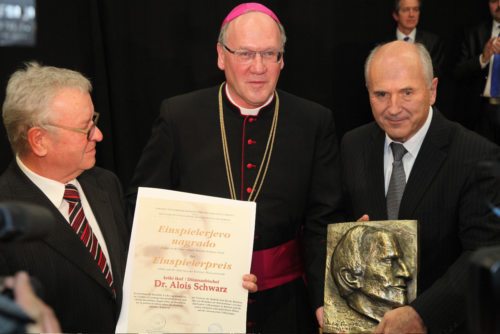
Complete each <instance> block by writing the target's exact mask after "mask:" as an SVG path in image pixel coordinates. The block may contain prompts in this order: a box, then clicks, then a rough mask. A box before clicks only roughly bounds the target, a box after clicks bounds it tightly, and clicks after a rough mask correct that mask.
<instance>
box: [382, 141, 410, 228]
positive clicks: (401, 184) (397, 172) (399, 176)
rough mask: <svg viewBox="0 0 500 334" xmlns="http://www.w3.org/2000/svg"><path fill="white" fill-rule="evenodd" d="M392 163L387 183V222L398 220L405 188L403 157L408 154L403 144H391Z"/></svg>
mask: <svg viewBox="0 0 500 334" xmlns="http://www.w3.org/2000/svg"><path fill="white" fill-rule="evenodd" d="M391 150H392V156H393V157H394V162H393V163H392V174H391V180H390V181H389V189H388V190H387V198H386V199H387V217H388V218H389V220H393V219H398V215H399V204H400V203H401V198H402V197H403V192H404V191H405V186H406V175H405V170H404V168H403V161H402V159H403V156H404V155H405V154H406V152H408V151H407V150H406V149H405V147H404V146H403V144H398V143H394V142H393V143H391Z"/></svg>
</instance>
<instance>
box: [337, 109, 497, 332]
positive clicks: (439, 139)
mask: <svg viewBox="0 0 500 334" xmlns="http://www.w3.org/2000/svg"><path fill="white" fill-rule="evenodd" d="M384 141H385V133H384V131H382V130H381V129H380V128H379V127H378V125H377V124H376V123H375V122H373V123H370V124H367V125H364V126H362V127H359V128H357V129H355V130H352V131H350V132H348V133H347V134H346V135H345V136H344V138H343V141H342V145H341V155H342V171H343V187H344V190H345V194H346V201H347V204H348V206H349V207H350V211H351V213H352V217H351V218H352V219H357V218H359V217H361V215H362V214H365V213H366V214H368V215H369V216H370V220H385V219H387V211H386V201H385V190H384V171H383V153H384ZM486 159H489V160H496V161H500V148H499V147H498V146H496V145H494V144H492V143H490V142H488V141H486V140H485V139H483V138H482V137H480V136H478V135H477V134H475V133H473V132H471V131H468V130H466V129H465V128H463V127H462V126H460V125H458V124H457V123H454V122H450V121H448V120H447V119H445V118H444V117H443V116H442V115H441V114H440V113H439V112H438V111H437V110H436V109H435V108H434V117H433V119H432V123H431V125H430V128H429V130H428V132H427V135H426V137H425V139H424V142H423V143H422V146H421V148H420V151H419V153H418V156H417V158H416V160H415V164H414V165H413V168H412V171H411V173H410V175H409V178H408V182H407V185H406V188H405V191H404V194H403V198H402V201H401V207H400V213H399V218H400V219H416V220H418V221H419V252H420V261H419V262H420V270H419V273H418V296H417V298H416V300H415V301H413V302H412V303H411V305H412V306H413V307H414V308H415V310H416V311H417V312H418V313H419V314H420V316H421V317H422V319H423V321H424V323H425V325H426V326H427V328H428V329H429V330H430V332H431V333H441V332H455V331H461V330H464V326H465V319H466V314H465V297H464V293H465V291H466V274H467V259H468V255H469V254H470V252H471V251H473V250H475V249H477V248H479V247H483V246H489V245H498V244H499V243H500V221H499V219H498V218H496V217H495V216H494V215H493V213H492V212H491V210H490V209H489V208H488V205H487V204H486V200H488V201H491V202H492V203H494V204H496V205H499V204H500V191H498V189H500V185H499V183H500V182H499V181H500V180H495V178H494V177H493V176H492V175H491V174H490V173H483V174H479V173H478V170H477V163H478V161H481V160H486Z"/></svg>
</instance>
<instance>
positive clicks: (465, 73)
mask: <svg viewBox="0 0 500 334" xmlns="http://www.w3.org/2000/svg"><path fill="white" fill-rule="evenodd" d="M488 6H489V11H490V14H491V19H490V20H488V21H485V22H481V23H480V24H479V25H477V26H475V27H473V28H471V29H468V30H466V31H465V36H464V39H463V41H462V45H461V48H460V54H459V59H458V62H457V65H456V67H455V75H456V77H457V78H458V79H459V80H460V82H461V83H462V85H463V87H462V88H463V91H462V93H463V95H464V96H465V102H464V104H465V106H466V111H467V112H468V113H471V114H473V116H470V117H469V118H472V119H473V121H472V125H471V127H472V128H473V129H475V130H476V131H477V132H478V133H479V134H481V135H483V136H484V137H486V138H488V139H489V140H491V141H493V142H494V143H496V144H497V145H500V1H498V0H488Z"/></svg>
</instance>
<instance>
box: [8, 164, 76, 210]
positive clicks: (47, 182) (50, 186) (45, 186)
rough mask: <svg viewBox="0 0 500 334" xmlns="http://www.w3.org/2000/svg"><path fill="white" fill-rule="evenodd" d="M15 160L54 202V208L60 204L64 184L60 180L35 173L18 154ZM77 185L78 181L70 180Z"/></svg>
mask: <svg viewBox="0 0 500 334" xmlns="http://www.w3.org/2000/svg"><path fill="white" fill-rule="evenodd" d="M16 162H17V165H18V166H19V168H20V169H21V171H22V172H23V173H24V174H25V175H26V176H27V177H28V178H29V179H30V180H31V182H33V183H34V184H35V185H36V186H37V187H38V188H40V190H41V191H42V192H43V193H44V194H45V196H47V198H48V199H49V200H50V201H51V202H52V204H54V206H55V207H56V208H59V207H60V206H61V202H62V201H63V196H64V190H65V185H64V184H63V183H61V182H58V181H55V180H51V179H48V178H46V177H44V176H41V175H40V174H37V173H35V172H34V171H32V170H31V169H29V167H28V166H26V165H25V164H24V163H23V162H22V161H21V159H20V158H19V156H16ZM68 183H73V184H75V185H77V188H79V184H78V181H76V180H72V181H71V182H68Z"/></svg>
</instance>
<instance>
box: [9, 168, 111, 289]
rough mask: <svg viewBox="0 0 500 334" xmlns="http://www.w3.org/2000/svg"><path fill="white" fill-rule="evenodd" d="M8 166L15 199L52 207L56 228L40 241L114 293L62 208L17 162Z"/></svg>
mask: <svg viewBox="0 0 500 334" xmlns="http://www.w3.org/2000/svg"><path fill="white" fill-rule="evenodd" d="M9 169H11V171H12V173H11V174H12V178H11V181H10V183H11V185H12V186H11V187H10V188H11V189H12V193H13V194H14V195H13V198H15V199H16V200H17V199H18V200H21V201H26V202H30V203H35V204H38V205H41V206H43V207H46V208H48V209H50V211H51V212H52V214H53V215H54V217H55V219H56V224H54V228H53V230H52V231H51V233H49V235H48V236H47V237H46V238H45V239H43V240H41V242H44V243H46V244H47V245H48V246H49V247H50V248H52V249H53V250H54V251H55V252H57V253H59V255H60V256H62V257H64V258H65V259H66V260H67V261H69V262H71V263H72V264H73V265H74V266H75V267H77V268H80V269H81V270H82V271H84V272H85V273H86V274H87V275H89V276H90V277H92V278H93V279H94V280H95V281H97V282H98V283H99V284H101V285H102V286H103V287H105V288H106V289H108V290H109V292H110V293H112V292H111V289H110V288H109V286H108V284H107V282H106V280H105V279H104V275H103V274H102V273H101V271H100V269H99V267H98V266H97V264H96V261H95V260H94V259H92V257H91V256H90V253H89V251H88V250H87V248H86V247H85V246H84V244H83V243H82V242H81V240H80V239H79V237H78V236H77V235H76V233H75V232H74V231H73V230H72V228H71V226H70V225H69V223H68V222H67V221H66V219H65V218H64V216H63V215H61V213H60V212H59V209H58V208H56V207H55V206H54V205H53V204H52V202H51V201H50V200H49V199H48V198H47V196H45V194H44V193H43V192H42V191H41V190H40V189H39V188H38V187H37V186H36V185H35V184H33V182H31V180H30V179H29V178H28V177H27V176H26V175H24V173H23V172H22V171H21V170H20V169H19V167H18V166H17V164H16V163H15V162H13V163H12V164H11V166H9ZM108 247H109V246H108Z"/></svg>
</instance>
